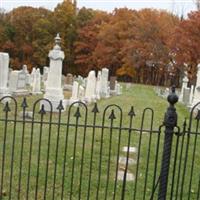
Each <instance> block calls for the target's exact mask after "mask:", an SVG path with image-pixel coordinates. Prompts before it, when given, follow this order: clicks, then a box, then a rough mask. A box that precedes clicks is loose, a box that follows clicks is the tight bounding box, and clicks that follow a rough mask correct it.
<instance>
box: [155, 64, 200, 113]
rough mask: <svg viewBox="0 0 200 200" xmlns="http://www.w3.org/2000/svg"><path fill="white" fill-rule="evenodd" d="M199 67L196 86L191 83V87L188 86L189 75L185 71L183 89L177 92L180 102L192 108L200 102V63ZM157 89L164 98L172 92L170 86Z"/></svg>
mask: <svg viewBox="0 0 200 200" xmlns="http://www.w3.org/2000/svg"><path fill="white" fill-rule="evenodd" d="M197 68H198V70H197V80H196V86H194V85H191V86H190V87H188V82H189V79H188V77H187V73H186V72H185V74H184V77H183V79H182V87H181V91H180V92H178V91H177V92H176V93H177V94H178V95H179V102H181V103H183V104H184V105H186V106H187V107H188V108H190V109H191V108H192V107H193V106H195V105H196V104H197V103H198V102H200V64H198V66H197ZM155 91H156V93H157V94H158V95H159V96H162V97H164V98H167V96H168V95H169V93H170V89H169V88H165V89H161V88H156V89H155Z"/></svg>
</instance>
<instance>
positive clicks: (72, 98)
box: [70, 81, 79, 105]
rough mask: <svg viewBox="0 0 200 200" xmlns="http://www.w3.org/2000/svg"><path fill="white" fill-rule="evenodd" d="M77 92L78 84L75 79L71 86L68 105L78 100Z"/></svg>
mask: <svg viewBox="0 0 200 200" xmlns="http://www.w3.org/2000/svg"><path fill="white" fill-rule="evenodd" d="M78 93H79V84H78V82H77V81H74V83H73V87H72V96H71V98H70V105H71V104H72V103H74V102H76V101H79V98H78Z"/></svg>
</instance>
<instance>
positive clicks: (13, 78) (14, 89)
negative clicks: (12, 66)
mask: <svg viewBox="0 0 200 200" xmlns="http://www.w3.org/2000/svg"><path fill="white" fill-rule="evenodd" d="M26 81H27V79H26V74H25V73H24V72H23V71H22V70H20V71H18V70H14V71H12V72H11V74H10V80H9V91H10V92H11V93H12V94H13V95H14V96H20V95H28V94H29V91H28V90H27V87H26V85H27V83H26Z"/></svg>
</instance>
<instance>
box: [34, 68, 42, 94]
mask: <svg viewBox="0 0 200 200" xmlns="http://www.w3.org/2000/svg"><path fill="white" fill-rule="evenodd" d="M32 94H42V92H41V74H40V69H39V68H38V69H37V70H36V71H35V73H34V76H33V87H32Z"/></svg>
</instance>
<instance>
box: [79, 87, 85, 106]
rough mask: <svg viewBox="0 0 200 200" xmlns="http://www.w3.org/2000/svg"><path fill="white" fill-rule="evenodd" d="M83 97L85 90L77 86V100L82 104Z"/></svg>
mask: <svg viewBox="0 0 200 200" xmlns="http://www.w3.org/2000/svg"><path fill="white" fill-rule="evenodd" d="M84 97H85V88H84V87H83V86H82V85H79V90H78V99H79V100H80V101H82V102H84Z"/></svg>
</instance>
